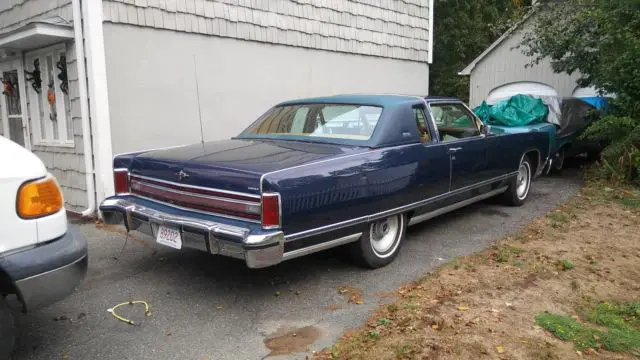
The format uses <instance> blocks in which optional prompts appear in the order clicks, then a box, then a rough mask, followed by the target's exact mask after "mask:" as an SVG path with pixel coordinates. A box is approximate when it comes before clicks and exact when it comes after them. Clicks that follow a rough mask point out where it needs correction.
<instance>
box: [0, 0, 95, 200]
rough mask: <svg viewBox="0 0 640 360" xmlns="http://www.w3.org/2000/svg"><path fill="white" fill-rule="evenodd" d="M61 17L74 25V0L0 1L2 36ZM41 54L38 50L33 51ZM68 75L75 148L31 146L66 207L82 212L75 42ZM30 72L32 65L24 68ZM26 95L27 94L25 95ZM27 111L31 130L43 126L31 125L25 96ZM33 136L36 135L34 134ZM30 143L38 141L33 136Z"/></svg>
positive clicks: (83, 197)
mask: <svg viewBox="0 0 640 360" xmlns="http://www.w3.org/2000/svg"><path fill="white" fill-rule="evenodd" d="M56 16H58V17H60V18H62V19H64V20H66V21H68V22H69V23H72V22H73V11H72V7H71V0H0V34H2V33H6V32H8V31H12V30H15V29H17V28H19V27H20V26H23V25H25V24H27V23H30V22H34V21H41V20H45V19H48V18H52V17H56ZM33 50H38V49H33ZM66 55H67V75H68V80H69V100H70V104H71V109H69V113H68V114H67V116H69V115H70V116H71V117H72V123H73V135H74V147H56V146H39V145H32V148H31V150H32V151H33V153H34V154H36V155H38V157H40V159H41V160H42V162H44V164H45V166H46V167H47V169H48V171H49V172H51V173H52V174H53V175H54V176H55V177H56V178H57V179H58V183H59V184H60V187H61V188H62V192H63V196H64V200H65V207H66V208H67V209H68V210H71V211H82V210H84V209H85V208H86V207H87V194H86V189H87V184H86V181H85V179H86V178H85V174H86V171H85V166H84V143H83V138H82V120H81V118H80V99H79V98H80V95H79V90H78V73H77V64H76V52H75V46H74V43H73V42H67V43H66ZM25 65H26V66H27V69H29V66H30V64H25ZM23 94H25V92H23ZM25 96H26V100H27V108H26V109H25V110H24V111H25V121H29V125H30V128H31V129H33V128H34V127H35V126H40V124H37V123H35V122H34V121H31V114H30V99H29V96H28V95H27V94H25ZM32 133H33V131H32ZM31 143H32V144H34V143H35V139H34V137H33V136H31Z"/></svg>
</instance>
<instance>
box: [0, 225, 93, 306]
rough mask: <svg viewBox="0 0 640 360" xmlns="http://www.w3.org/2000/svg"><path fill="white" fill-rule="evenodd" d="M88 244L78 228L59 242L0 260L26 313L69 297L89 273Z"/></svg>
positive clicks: (57, 240)
mask: <svg viewBox="0 0 640 360" xmlns="http://www.w3.org/2000/svg"><path fill="white" fill-rule="evenodd" d="M87 263H88V256H87V242H86V240H85V238H84V237H83V236H82V235H81V234H80V233H79V232H78V231H77V230H76V229H75V228H74V227H71V226H70V227H69V229H68V231H67V233H66V234H65V235H64V236H62V237H61V238H59V239H56V240H54V241H50V242H48V243H46V244H43V245H40V246H37V247H35V248H31V249H28V250H23V251H20V252H17V253H13V254H10V255H7V256H5V257H3V258H0V267H2V269H4V270H5V271H6V272H7V274H8V275H9V277H10V278H11V279H12V281H13V283H14V286H15V288H16V290H17V292H18V294H17V295H18V298H19V299H20V301H21V302H22V304H23V307H24V311H32V310H35V309H37V308H39V307H42V306H46V305H49V304H52V303H54V302H56V301H58V300H61V299H63V298H65V297H66V296H67V295H69V294H70V293H71V292H73V289H74V288H75V287H76V286H78V284H80V282H82V280H83V279H84V277H85V275H86V273H87Z"/></svg>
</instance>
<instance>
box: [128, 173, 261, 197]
mask: <svg viewBox="0 0 640 360" xmlns="http://www.w3.org/2000/svg"><path fill="white" fill-rule="evenodd" d="M129 176H130V177H136V178H140V179H146V180H151V181H157V182H161V183H165V184H169V185H175V186H180V187H185V188H190V189H199V190H206V191H213V192H219V193H223V194H230V195H237V196H245V197H250V198H254V199H260V195H256V194H249V193H242V192H237V191H231V190H223V189H217V188H212V187H204V186H197V185H188V184H183V183H177V182H173V181H167V180H162V179H157V178H153V177H149V176H143V175H138V174H130V175H129Z"/></svg>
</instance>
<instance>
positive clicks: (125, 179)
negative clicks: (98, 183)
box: [113, 169, 129, 195]
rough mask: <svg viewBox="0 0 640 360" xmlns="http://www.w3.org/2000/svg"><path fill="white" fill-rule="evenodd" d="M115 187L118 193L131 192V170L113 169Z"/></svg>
mask: <svg viewBox="0 0 640 360" xmlns="http://www.w3.org/2000/svg"><path fill="white" fill-rule="evenodd" d="M113 188H114V190H115V192H116V195H118V194H126V193H128V192H129V170H127V169H115V170H113Z"/></svg>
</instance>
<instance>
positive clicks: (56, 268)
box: [0, 136, 87, 359]
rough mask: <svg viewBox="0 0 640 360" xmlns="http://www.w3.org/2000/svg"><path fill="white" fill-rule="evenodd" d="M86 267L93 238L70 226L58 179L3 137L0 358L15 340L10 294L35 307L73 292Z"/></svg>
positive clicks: (0, 165)
mask: <svg viewBox="0 0 640 360" xmlns="http://www.w3.org/2000/svg"><path fill="white" fill-rule="evenodd" d="M86 272H87V242H86V240H85V239H84V238H83V237H82V236H81V235H80V234H79V233H78V232H77V231H76V230H75V229H73V228H71V227H68V225H67V213H66V211H65V209H64V207H63V200H62V194H61V192H60V187H59V186H58V183H57V181H56V179H55V178H54V177H53V176H52V175H51V174H49V173H48V172H47V169H46V168H45V166H44V164H43V163H42V161H40V159H39V158H38V157H37V156H35V155H34V154H33V153H31V152H30V151H28V150H26V149H25V148H23V147H22V146H20V145H18V144H16V143H14V142H12V141H11V140H8V139H7V138H5V137H2V136H0V359H3V358H5V357H7V356H8V355H9V352H10V351H11V349H12V347H13V344H14V341H15V329H14V321H13V317H12V312H11V309H10V308H9V305H8V302H7V301H6V300H7V297H15V298H16V299H17V300H18V301H19V302H20V303H21V304H22V310H23V312H27V311H32V310H34V309H36V308H38V307H40V306H44V305H48V304H51V303H53V302H55V301H57V300H60V299H62V298H63V297H65V296H67V295H68V294H70V293H71V292H72V291H73V289H74V288H75V287H76V286H77V285H78V284H79V283H80V282H81V281H82V280H83V279H84V276H85V274H86Z"/></svg>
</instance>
